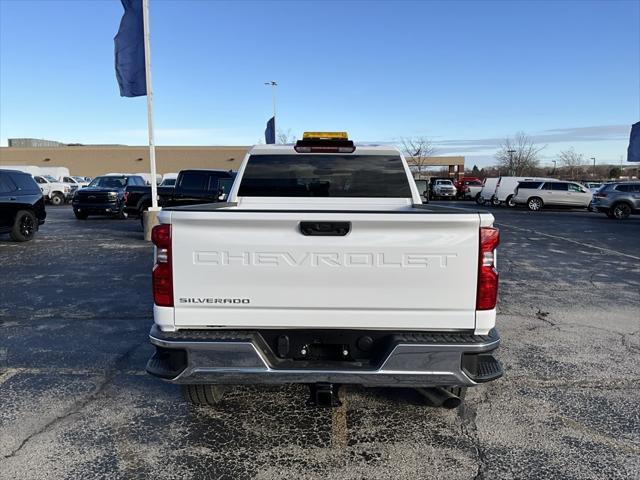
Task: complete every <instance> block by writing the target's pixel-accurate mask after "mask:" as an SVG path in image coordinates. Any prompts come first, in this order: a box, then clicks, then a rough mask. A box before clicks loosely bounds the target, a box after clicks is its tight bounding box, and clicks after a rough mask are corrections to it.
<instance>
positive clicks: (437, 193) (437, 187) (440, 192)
mask: <svg viewBox="0 0 640 480" xmlns="http://www.w3.org/2000/svg"><path fill="white" fill-rule="evenodd" d="M457 193H458V190H457V189H456V187H454V186H453V182H452V181H451V180H448V179H447V180H443V179H438V180H436V181H435V182H433V188H432V192H431V197H432V198H434V199H441V198H450V199H455V198H456V195H457Z"/></svg>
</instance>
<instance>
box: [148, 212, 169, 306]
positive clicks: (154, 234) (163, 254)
mask: <svg viewBox="0 0 640 480" xmlns="http://www.w3.org/2000/svg"><path fill="white" fill-rule="evenodd" d="M151 241H152V242H153V244H154V245H155V246H156V255H155V258H156V261H155V265H154V266H153V272H152V283H153V301H154V303H155V304H156V305H158V306H159V307H173V265H172V262H171V225H167V224H161V225H156V226H155V227H153V230H152V231H151Z"/></svg>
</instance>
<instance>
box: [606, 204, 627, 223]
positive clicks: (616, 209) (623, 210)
mask: <svg viewBox="0 0 640 480" xmlns="http://www.w3.org/2000/svg"><path fill="white" fill-rule="evenodd" d="M611 213H613V217H614V218H615V219H617V220H625V219H627V218H629V215H631V207H630V206H629V205H627V204H626V203H623V202H620V203H616V204H615V205H614V206H613V207H611Z"/></svg>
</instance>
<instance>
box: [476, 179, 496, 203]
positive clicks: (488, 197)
mask: <svg viewBox="0 0 640 480" xmlns="http://www.w3.org/2000/svg"><path fill="white" fill-rule="evenodd" d="M497 186H498V177H490V178H485V179H484V180H483V181H482V190H480V195H478V196H477V197H476V202H477V203H478V204H479V205H484V204H485V203H486V202H491V201H493V197H494V196H495V194H496V187H497Z"/></svg>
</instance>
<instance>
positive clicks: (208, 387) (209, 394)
mask: <svg viewBox="0 0 640 480" xmlns="http://www.w3.org/2000/svg"><path fill="white" fill-rule="evenodd" d="M181 389H182V395H183V396H184V398H185V400H187V401H188V402H191V403H193V404H194V405H207V406H210V407H215V406H216V405H218V404H220V402H222V399H223V398H224V387H223V386H222V385H212V384H198V385H181Z"/></svg>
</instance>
